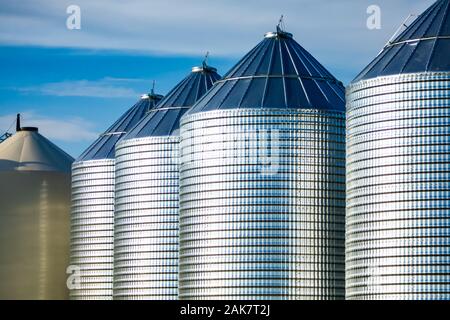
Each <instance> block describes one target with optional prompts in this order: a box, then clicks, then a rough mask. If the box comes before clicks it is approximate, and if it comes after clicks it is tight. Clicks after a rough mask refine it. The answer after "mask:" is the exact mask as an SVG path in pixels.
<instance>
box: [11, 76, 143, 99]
mask: <svg viewBox="0 0 450 320" xmlns="http://www.w3.org/2000/svg"><path fill="white" fill-rule="evenodd" d="M137 82H141V83H142V82H146V83H150V80H147V79H125V78H111V77H106V78H103V79H100V80H95V81H92V80H72V81H61V82H50V83H44V84H41V85H37V86H30V87H17V88H13V89H15V90H17V91H20V92H22V93H24V94H41V95H47V96H58V97H94V98H136V97H138V96H139V93H138V92H136V91H135V90H134V89H133V88H132V86H130V84H134V83H137Z"/></svg>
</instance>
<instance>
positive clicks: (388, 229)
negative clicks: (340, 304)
mask: <svg viewBox="0 0 450 320" xmlns="http://www.w3.org/2000/svg"><path fill="white" fill-rule="evenodd" d="M449 57H450V1H449V0H440V1H437V2H436V3H434V4H433V5H432V6H431V7H430V8H429V9H428V10H426V11H425V12H424V13H423V14H422V15H420V16H419V17H418V18H417V19H416V20H415V21H414V22H413V23H412V24H410V26H409V27H407V28H406V30H405V31H403V32H402V33H401V34H400V35H398V37H396V38H395V40H393V41H390V42H389V43H388V44H387V45H386V47H385V48H384V49H383V51H382V52H381V53H380V54H379V55H378V56H377V57H376V58H375V60H374V61H373V62H372V63H370V64H369V65H368V66H367V67H366V68H365V69H364V70H363V71H362V72H361V73H360V74H359V75H358V76H357V78H356V79H355V80H354V81H353V83H352V84H351V85H350V86H349V87H348V89H347V102H348V104H347V130H348V132H347V148H348V149H347V235H346V295H347V297H348V298H349V299H408V300H409V299H450V267H449V266H450V265H449V256H450V249H449V248H450V224H449V223H450V188H449V186H450V141H449V136H450V120H449V119H450V59H449Z"/></svg>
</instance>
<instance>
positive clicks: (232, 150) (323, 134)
mask: <svg viewBox="0 0 450 320" xmlns="http://www.w3.org/2000/svg"><path fill="white" fill-rule="evenodd" d="M344 130H345V120H344V114H343V113H341V112H332V111H318V110H280V109H261V110H252V109H248V110H221V111H211V112H203V113H197V114H193V115H189V116H187V117H184V118H183V119H182V125H181V137H182V142H181V164H180V165H181V167H180V289H179V290H180V298H181V299H339V298H341V299H342V298H343V297H344V223H345V212H344V210H345V141H344V140H345V138H344V137H345V132H344ZM268 148H269V149H270V151H269V152H270V153H266V152H267V149H268Z"/></svg>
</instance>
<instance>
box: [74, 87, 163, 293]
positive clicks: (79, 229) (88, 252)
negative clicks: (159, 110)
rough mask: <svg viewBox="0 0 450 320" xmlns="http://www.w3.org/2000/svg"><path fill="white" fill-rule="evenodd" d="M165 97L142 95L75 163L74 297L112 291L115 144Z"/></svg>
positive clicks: (151, 94)
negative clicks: (76, 274) (77, 282)
mask: <svg viewBox="0 0 450 320" xmlns="http://www.w3.org/2000/svg"><path fill="white" fill-rule="evenodd" d="M161 98H162V96H161V95H157V94H154V93H153V92H152V93H150V94H148V95H144V96H142V97H141V99H140V100H139V101H138V102H137V103H136V104H135V105H133V106H132V107H131V108H130V109H128V110H127V112H125V113H124V114H123V115H122V116H121V117H120V118H119V119H118V120H117V121H116V122H115V123H114V124H113V125H112V126H111V127H110V128H108V130H106V132H105V133H104V134H102V135H101V136H100V137H99V138H98V139H97V140H96V141H95V142H94V143H92V145H91V146H89V147H88V148H87V149H86V151H85V152H83V154H82V155H81V156H80V157H79V158H78V159H77V161H76V162H75V163H74V164H73V167H72V215H71V266H73V267H76V268H79V272H80V274H79V276H80V279H79V281H80V285H79V288H76V287H75V288H72V289H71V291H70V297H71V298H72V299H95V300H97V299H105V300H110V299H112V296H113V292H112V290H113V262H114V260H113V257H114V252H113V250H114V247H113V246H114V174H115V169H114V163H115V160H114V156H115V145H116V143H117V141H119V140H120V138H121V137H123V136H124V135H125V133H126V132H128V130H129V129H131V128H132V127H133V126H134V125H135V124H136V123H137V122H138V121H139V120H141V119H142V118H143V117H144V115H145V114H147V113H148V112H149V111H150V110H152V109H153V108H154V107H155V105H156V104H157V103H158V102H159V101H160V100H161Z"/></svg>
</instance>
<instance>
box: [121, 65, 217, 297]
mask: <svg viewBox="0 0 450 320" xmlns="http://www.w3.org/2000/svg"><path fill="white" fill-rule="evenodd" d="M217 79H219V75H218V74H217V73H216V70H215V69H214V68H211V67H208V66H206V64H205V65H204V66H203V67H196V68H193V69H192V72H191V73H190V74H189V75H188V76H187V77H186V78H185V79H184V80H182V81H181V82H180V83H179V84H178V85H177V86H176V87H175V88H174V89H172V90H171V91H170V92H169V93H168V94H167V96H166V97H165V98H164V99H163V100H162V101H161V103H160V104H159V105H158V106H157V107H156V108H155V109H153V110H152V112H150V113H149V114H148V115H147V116H146V117H145V118H144V119H143V120H142V121H140V122H139V123H138V124H137V125H136V126H135V127H134V128H133V129H132V130H130V132H129V133H128V134H127V135H126V136H125V137H124V138H123V139H122V140H121V141H120V142H119V143H118V144H117V146H116V203H115V220H114V240H115V242H114V247H115V250H114V299H149V300H150V299H151V300H169V299H177V295H178V142H179V120H180V117H181V116H182V115H183V114H184V113H185V112H186V110H187V109H189V108H190V107H191V106H192V105H193V104H194V103H195V102H196V101H197V100H198V99H199V98H200V97H201V96H202V95H203V94H204V93H205V92H206V91H207V90H208V89H209V88H210V87H211V86H212V84H213V83H214V82H215V81H216V80H217Z"/></svg>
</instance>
